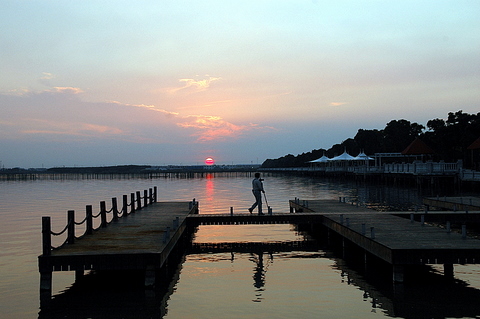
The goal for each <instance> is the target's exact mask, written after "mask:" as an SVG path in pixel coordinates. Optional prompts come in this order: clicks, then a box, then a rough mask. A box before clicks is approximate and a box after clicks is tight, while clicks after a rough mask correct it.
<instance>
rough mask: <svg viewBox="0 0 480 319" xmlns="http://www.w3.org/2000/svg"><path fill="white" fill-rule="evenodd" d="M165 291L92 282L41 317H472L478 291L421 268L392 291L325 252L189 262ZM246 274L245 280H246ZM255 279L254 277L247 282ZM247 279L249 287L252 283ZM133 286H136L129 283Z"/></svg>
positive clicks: (107, 280) (115, 281) (204, 257)
mask: <svg viewBox="0 0 480 319" xmlns="http://www.w3.org/2000/svg"><path fill="white" fill-rule="evenodd" d="M252 262H253V263H254V266H253V267H252ZM173 268H174V271H173V272H172V273H171V274H169V276H168V277H166V278H165V279H167V278H168V280H169V281H168V282H167V284H166V285H164V286H161V287H156V288H155V289H153V290H144V289H143V287H142V285H141V284H138V283H141V282H142V278H141V275H140V274H139V276H138V278H136V276H135V274H131V276H129V277H128V278H129V279H130V280H128V281H127V282H126V281H125V277H123V276H122V277H121V278H123V279H122V280H120V279H119V278H120V277H114V276H110V275H109V276H105V275H102V276H101V275H92V276H87V278H85V280H84V281H83V282H80V283H76V284H74V285H73V286H72V287H71V288H69V289H67V290H66V291H65V292H63V293H61V294H59V295H57V296H56V297H55V298H54V300H53V301H52V303H51V306H50V307H49V309H48V310H44V311H42V312H41V313H40V316H39V318H162V317H163V318H192V316H193V317H195V318H260V317H264V316H265V314H267V313H268V314H269V315H272V316H273V317H275V318H320V317H323V318H375V317H397V318H450V317H455V318H476V317H477V318H478V316H479V315H480V310H479V306H478V300H480V299H479V298H480V291H479V290H478V289H474V288H471V287H468V286H467V285H466V283H465V282H462V281H459V280H456V281H451V282H446V281H445V280H444V278H443V275H441V274H436V273H434V272H431V271H429V270H428V269H424V271H421V272H418V270H416V271H417V273H419V274H421V275H420V276H419V278H418V280H417V281H415V282H409V283H405V284H403V285H396V286H392V285H391V284H386V283H387V282H388V283H390V281H389V280H385V277H382V276H381V275H375V274H363V273H360V272H357V271H356V270H355V269H353V268H352V267H350V266H349V265H346V264H345V262H344V261H343V260H342V259H339V258H337V257H335V256H334V255H333V254H332V253H331V252H328V251H324V250H319V251H318V252H316V253H314V252H283V253H265V254H262V253H260V254H259V253H252V254H248V253H215V254H194V255H188V256H186V258H185V259H182V260H180V261H179V263H178V264H177V266H176V267H173ZM248 273H250V280H248V277H249V276H248ZM252 273H253V275H252ZM252 277H253V281H252V280H251V278H252ZM136 279H138V281H135V280H136Z"/></svg>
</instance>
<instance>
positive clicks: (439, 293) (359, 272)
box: [328, 255, 480, 319]
mask: <svg viewBox="0 0 480 319" xmlns="http://www.w3.org/2000/svg"><path fill="white" fill-rule="evenodd" d="M328 257H329V258H333V259H334V260H335V264H334V266H333V268H334V269H337V270H338V271H340V273H341V278H342V279H341V280H342V283H346V284H348V285H353V286H356V287H358V288H359V289H360V290H361V291H363V292H364V293H363V300H364V301H367V302H370V303H371V305H372V312H383V313H384V314H385V315H386V316H389V317H396V318H405V319H419V318H479V317H480V305H479V303H478V301H479V300H480V290H478V289H475V288H472V287H469V286H468V284H467V283H466V282H464V281H462V280H458V279H452V278H447V277H445V276H444V275H443V274H442V273H439V272H437V271H436V270H435V269H433V268H432V267H430V266H428V265H415V266H410V267H407V268H406V269H405V278H406V280H405V282H404V283H393V282H392V279H391V277H392V274H391V268H389V267H388V265H386V264H383V265H382V264H381V263H383V262H379V263H373V264H371V265H370V267H369V268H368V269H365V268H364V266H363V265H362V266H361V265H358V264H352V263H351V262H346V261H344V260H343V259H340V258H337V257H335V256H333V255H332V256H328Z"/></svg>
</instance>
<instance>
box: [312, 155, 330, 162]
mask: <svg viewBox="0 0 480 319" xmlns="http://www.w3.org/2000/svg"><path fill="white" fill-rule="evenodd" d="M329 160H330V159H329V158H328V157H326V156H325V154H323V156H322V157H320V158H317V159H316V160H313V161H309V163H326V162H328V161H329Z"/></svg>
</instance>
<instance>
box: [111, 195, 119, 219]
mask: <svg viewBox="0 0 480 319" xmlns="http://www.w3.org/2000/svg"><path fill="white" fill-rule="evenodd" d="M112 213H113V220H118V206H117V198H116V197H112Z"/></svg>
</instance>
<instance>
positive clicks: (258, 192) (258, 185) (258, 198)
mask: <svg viewBox="0 0 480 319" xmlns="http://www.w3.org/2000/svg"><path fill="white" fill-rule="evenodd" d="M262 181H263V179H261V178H260V173H255V178H254V179H253V181H252V192H253V196H255V203H253V205H252V207H250V208H249V209H248V211H249V212H250V214H251V213H252V212H253V210H254V209H255V207H257V206H258V215H263V212H262V193H265V191H264V190H263V183H262Z"/></svg>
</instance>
